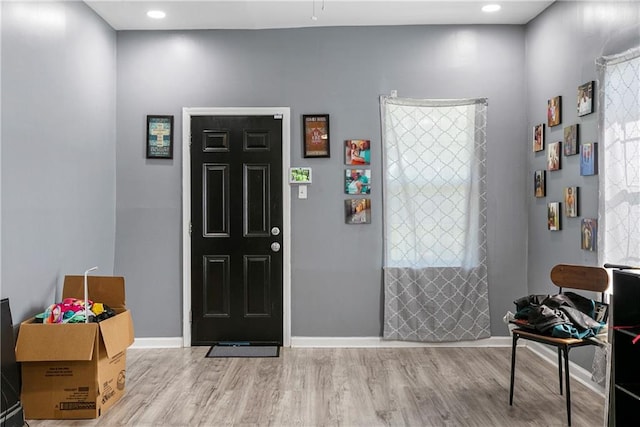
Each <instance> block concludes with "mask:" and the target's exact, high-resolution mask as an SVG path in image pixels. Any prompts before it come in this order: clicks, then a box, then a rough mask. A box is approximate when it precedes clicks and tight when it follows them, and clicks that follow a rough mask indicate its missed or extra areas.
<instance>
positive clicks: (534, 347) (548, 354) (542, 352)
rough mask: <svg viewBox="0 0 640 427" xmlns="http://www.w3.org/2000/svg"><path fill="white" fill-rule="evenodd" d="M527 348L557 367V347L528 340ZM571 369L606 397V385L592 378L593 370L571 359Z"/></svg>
mask: <svg viewBox="0 0 640 427" xmlns="http://www.w3.org/2000/svg"><path fill="white" fill-rule="evenodd" d="M527 348H528V349H529V350H531V351H532V352H534V353H535V354H536V355H538V356H540V357H541V358H542V359H544V360H546V361H547V362H549V363H551V364H552V365H553V366H555V367H556V368H557V366H558V352H557V350H556V349H555V348H551V347H549V346H546V345H544V344H540V343H536V342H529V341H527ZM516 366H517V365H516ZM569 371H570V374H571V377H572V378H575V379H576V380H578V381H580V382H581V383H582V384H584V385H585V386H586V387H588V388H589V389H591V390H593V391H594V392H596V393H598V394H600V395H601V396H602V397H603V398H604V396H605V391H604V387H601V386H600V385H599V384H597V383H595V382H593V381H592V380H591V372H589V371H588V370H586V369H585V368H583V367H582V366H580V365H578V364H576V363H573V362H572V361H569Z"/></svg>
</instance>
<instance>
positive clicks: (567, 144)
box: [564, 124, 578, 156]
mask: <svg viewBox="0 0 640 427" xmlns="http://www.w3.org/2000/svg"><path fill="white" fill-rule="evenodd" d="M575 154H578V124H575V125H571V126H567V127H566V128H564V155H565V156H573V155H575Z"/></svg>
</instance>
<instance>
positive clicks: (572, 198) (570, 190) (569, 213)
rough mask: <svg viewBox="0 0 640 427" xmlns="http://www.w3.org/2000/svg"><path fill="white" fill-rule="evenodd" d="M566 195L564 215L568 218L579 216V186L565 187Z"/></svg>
mask: <svg viewBox="0 0 640 427" xmlns="http://www.w3.org/2000/svg"><path fill="white" fill-rule="evenodd" d="M563 195H564V215H565V216H566V217H567V218H575V217H577V216H578V187H565V188H564V191H563Z"/></svg>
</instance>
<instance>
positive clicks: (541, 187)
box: [533, 170, 546, 197]
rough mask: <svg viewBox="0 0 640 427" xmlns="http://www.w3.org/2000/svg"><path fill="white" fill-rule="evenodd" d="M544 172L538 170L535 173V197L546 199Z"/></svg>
mask: <svg viewBox="0 0 640 427" xmlns="http://www.w3.org/2000/svg"><path fill="white" fill-rule="evenodd" d="M545 173H546V171H544V170H538V171H534V172H533V195H534V196H535V197H544V196H545V195H546V184H545Z"/></svg>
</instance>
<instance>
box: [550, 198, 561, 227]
mask: <svg viewBox="0 0 640 427" xmlns="http://www.w3.org/2000/svg"><path fill="white" fill-rule="evenodd" d="M547 228H548V229H549V230H550V231H559V230H560V202H550V203H547Z"/></svg>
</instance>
